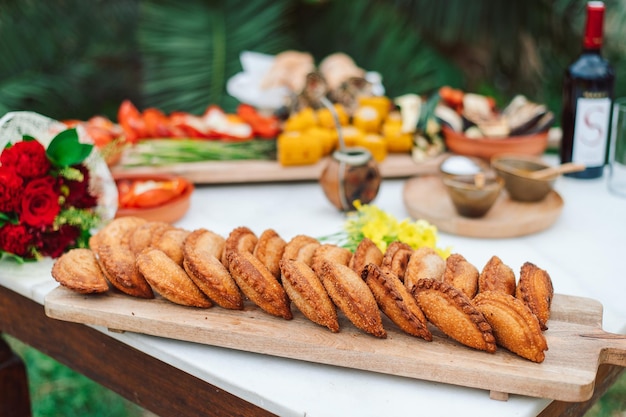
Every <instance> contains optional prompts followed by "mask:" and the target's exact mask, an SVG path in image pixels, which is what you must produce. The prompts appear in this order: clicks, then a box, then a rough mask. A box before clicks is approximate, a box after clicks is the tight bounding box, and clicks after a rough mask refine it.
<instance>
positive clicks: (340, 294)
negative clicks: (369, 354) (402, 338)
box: [318, 261, 387, 338]
mask: <svg viewBox="0 0 626 417" xmlns="http://www.w3.org/2000/svg"><path fill="white" fill-rule="evenodd" d="M318 276H319V277H320V279H321V281H322V284H323V285H324V288H325V289H326V292H327V293H328V295H329V296H330V299H331V300H333V302H334V303H335V305H336V306H337V307H339V309H340V310H341V311H342V312H343V313H344V314H345V315H346V317H347V318H348V320H350V321H351V322H352V324H354V325H355V326H356V327H357V328H359V329H361V330H363V331H365V332H367V333H369V334H371V335H373V336H376V337H380V338H386V337H387V332H386V331H385V329H384V327H383V323H382V318H381V316H380V310H379V309H378V304H377V303H376V299H375V298H374V295H373V294H372V291H371V290H370V289H369V287H368V286H367V284H366V283H365V282H364V281H363V279H362V278H361V277H360V276H359V275H358V274H357V273H356V272H354V271H353V270H352V269H350V267H348V266H347V265H342V264H340V263H337V262H331V261H324V262H322V263H321V265H320V266H319V273H318Z"/></svg>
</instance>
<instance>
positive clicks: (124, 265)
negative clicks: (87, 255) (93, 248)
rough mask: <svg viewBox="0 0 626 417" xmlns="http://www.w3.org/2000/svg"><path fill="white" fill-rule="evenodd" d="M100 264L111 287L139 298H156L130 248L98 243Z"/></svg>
mask: <svg viewBox="0 0 626 417" xmlns="http://www.w3.org/2000/svg"><path fill="white" fill-rule="evenodd" d="M97 247H98V251H97V253H96V254H97V256H98V263H99V264H100V268H101V269H102V272H103V273H104V276H105V277H107V279H108V280H109V282H110V283H111V285H113V286H114V287H115V288H117V289H118V290H119V291H121V292H123V293H125V294H128V295H131V296H133V297H139V298H154V293H153V292H152V288H151V287H150V285H149V284H148V282H147V281H146V279H145V277H144V276H143V275H142V274H141V272H139V270H138V269H137V264H136V260H135V254H134V253H133V252H132V251H131V250H130V248H129V247H128V246H125V245H122V244H115V243H103V242H101V243H98V246H97Z"/></svg>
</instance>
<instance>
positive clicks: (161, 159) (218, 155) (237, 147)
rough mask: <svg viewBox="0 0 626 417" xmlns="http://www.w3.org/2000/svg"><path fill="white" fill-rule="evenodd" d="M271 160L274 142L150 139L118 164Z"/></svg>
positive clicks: (131, 148) (139, 164)
mask: <svg viewBox="0 0 626 417" xmlns="http://www.w3.org/2000/svg"><path fill="white" fill-rule="evenodd" d="M250 159H258V160H275V159H276V141H275V140H266V139H255V140H250V141H246V142H225V141H219V140H201V139H150V140H144V141H141V142H139V143H137V144H135V145H134V146H132V147H129V148H128V149H126V151H125V153H124V158H123V159H122V161H121V163H122V165H123V166H126V167H133V166H146V165H150V166H158V165H168V164H176V163H183V162H200V161H234V160H250Z"/></svg>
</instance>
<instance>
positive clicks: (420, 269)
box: [404, 247, 446, 291]
mask: <svg viewBox="0 0 626 417" xmlns="http://www.w3.org/2000/svg"><path fill="white" fill-rule="evenodd" d="M445 270H446V261H445V260H444V259H443V258H442V257H441V256H439V254H438V253H437V252H435V250H434V249H432V248H429V247H422V248H418V249H416V250H415V251H413V253H412V254H411V257H410V258H409V263H408V264H407V266H406V271H405V272H404V285H405V286H406V287H407V288H408V289H409V291H410V290H412V288H413V287H414V286H415V284H417V281H419V280H420V279H436V280H438V281H441V280H442V279H443V273H444V271H445Z"/></svg>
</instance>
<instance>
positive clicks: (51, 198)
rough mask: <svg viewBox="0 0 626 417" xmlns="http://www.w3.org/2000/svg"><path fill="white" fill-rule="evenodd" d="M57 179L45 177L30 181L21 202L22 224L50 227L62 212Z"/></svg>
mask: <svg viewBox="0 0 626 417" xmlns="http://www.w3.org/2000/svg"><path fill="white" fill-rule="evenodd" d="M54 185H55V179H54V178H52V177H43V178H38V179H35V180H32V181H30V182H29V183H28V184H27V185H26V188H25V189H24V193H23V195H22V201H21V212H20V222H24V223H26V224H28V225H30V226H34V227H45V226H49V225H51V224H52V223H53V222H54V219H55V217H56V216H57V214H59V211H61V206H59V194H58V193H57V192H56V190H55V187H54Z"/></svg>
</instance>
